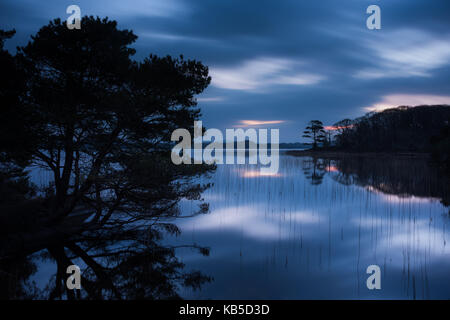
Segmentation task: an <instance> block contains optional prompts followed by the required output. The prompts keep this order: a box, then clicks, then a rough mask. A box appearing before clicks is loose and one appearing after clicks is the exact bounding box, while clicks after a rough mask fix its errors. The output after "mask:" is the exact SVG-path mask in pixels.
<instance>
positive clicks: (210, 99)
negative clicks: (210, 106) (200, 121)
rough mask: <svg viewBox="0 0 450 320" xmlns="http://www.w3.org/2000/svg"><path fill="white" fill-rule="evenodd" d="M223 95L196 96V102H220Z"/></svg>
mask: <svg viewBox="0 0 450 320" xmlns="http://www.w3.org/2000/svg"><path fill="white" fill-rule="evenodd" d="M224 100H225V98H224V97H198V98H197V102H221V101H224Z"/></svg>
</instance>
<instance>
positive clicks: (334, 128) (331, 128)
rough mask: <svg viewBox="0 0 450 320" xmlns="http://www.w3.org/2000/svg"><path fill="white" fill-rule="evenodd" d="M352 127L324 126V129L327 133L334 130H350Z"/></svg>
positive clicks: (351, 125)
mask: <svg viewBox="0 0 450 320" xmlns="http://www.w3.org/2000/svg"><path fill="white" fill-rule="evenodd" d="M353 127H354V125H353V124H350V125H348V126H325V127H324V129H325V130H329V131H335V130H339V129H351V128H353Z"/></svg>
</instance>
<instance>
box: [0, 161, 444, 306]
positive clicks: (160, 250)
mask: <svg viewBox="0 0 450 320" xmlns="http://www.w3.org/2000/svg"><path fill="white" fill-rule="evenodd" d="M211 180H212V181H211ZM211 180H209V179H208V180H207V179H206V178H205V180H202V181H200V182H213V183H214V186H213V187H212V188H210V189H208V190H207V191H206V192H205V193H204V199H205V201H206V202H209V204H210V213H209V214H204V215H199V216H194V217H190V218H186V219H180V220H179V221H178V222H176V223H177V227H178V228H180V230H181V233H179V232H178V231H179V230H178V229H177V228H175V227H174V226H173V225H171V224H170V223H171V222H174V221H167V222H168V224H167V225H166V226H167V227H166V229H165V230H164V227H163V228H162V229H159V230H155V228H152V227H151V226H148V225H136V224H133V223H127V224H123V223H118V224H115V225H114V226H111V227H110V228H103V229H101V230H92V231H91V232H87V233H86V232H85V233H83V234H82V235H78V236H77V237H76V238H73V237H72V239H74V240H72V241H71V242H69V243H67V242H64V241H61V242H56V243H57V245H52V246H47V247H46V250H41V251H37V252H36V250H33V252H36V253H33V254H31V252H30V253H26V252H25V253H23V254H22V255H20V256H17V255H16V256H14V258H11V259H2V260H1V262H0V288H1V291H0V293H1V298H44V299H48V298H53V299H59V298H87V299H99V298H114V299H115V298H124V299H140V298H154V299H158V298H162V299H169V298H179V297H183V298H193V299H198V298H204V299H344V298H351V299H353V298H363V299H378V298H389V299H390V298H402V299H404V298H407V299H414V298H417V299H429V298H442V299H448V298H450V277H449V276H448V270H449V267H450V250H449V248H448V246H447V240H448V239H449V229H450V228H449V223H450V217H449V213H448V205H449V187H450V184H449V180H448V177H445V176H444V175H442V174H440V173H439V172H438V171H436V170H435V169H433V168H432V167H430V166H429V165H428V163H427V161H426V160H425V159H413V158H405V157H403V158H393V157H390V158H368V157H350V156H347V157H342V158H311V157H295V156H288V155H282V156H281V158H280V170H279V172H278V173H277V174H275V175H266V174H261V172H260V170H259V167H258V166H257V165H233V166H229V165H222V166H218V168H217V171H216V172H215V173H214V175H213V177H212V178H211ZM181 209H182V212H184V213H183V215H184V216H186V217H188V216H190V215H191V214H192V213H194V212H196V210H197V209H198V208H197V204H196V203H195V201H187V200H186V201H182V203H181ZM164 225H165V224H164V223H163V224H161V226H164ZM41 230H42V229H41ZM170 234H172V236H168V235H170ZM162 239H164V240H163V242H161V240H162ZM19 240H20V239H19ZM19 240H18V239H16V241H15V242H11V241H10V239H9V240H8V239H3V238H1V237H0V245H1V247H2V248H7V247H12V245H13V244H14V245H20V243H21V242H20V241H19ZM22 240H23V239H22ZM22 240H21V241H22ZM17 241H19V242H17ZM54 243H55V242H54ZM191 243H193V245H189V246H186V244H191ZM206 248H211V251H210V254H209V255H208V253H209V251H208V249H206ZM2 250H3V249H2ZM199 251H200V253H203V255H201V254H199ZM70 264H77V265H79V266H80V267H81V269H82V270H84V272H83V279H82V284H83V290H81V292H71V291H68V290H66V287H65V279H66V277H67V275H66V273H65V271H66V267H67V266H68V265H70ZM372 264H376V265H379V266H380V267H381V271H382V287H381V288H382V289H381V290H368V289H367V287H366V279H367V277H368V275H367V274H366V268H367V266H369V265H372ZM197 270H200V271H201V272H199V271H197ZM199 288H201V290H198V289H199ZM193 289H196V290H193Z"/></svg>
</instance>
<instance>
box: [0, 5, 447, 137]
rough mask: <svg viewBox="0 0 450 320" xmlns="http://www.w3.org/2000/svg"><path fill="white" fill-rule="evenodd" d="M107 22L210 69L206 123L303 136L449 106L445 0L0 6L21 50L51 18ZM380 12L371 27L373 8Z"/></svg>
mask: <svg viewBox="0 0 450 320" xmlns="http://www.w3.org/2000/svg"><path fill="white" fill-rule="evenodd" d="M72 4H76V5H78V6H80V8H81V13H82V15H95V16H97V15H98V16H100V17H105V16H108V17H109V18H111V19H115V20H117V21H118V23H119V27H120V28H127V29H132V30H133V31H134V33H135V34H136V35H137V36H138V37H139V39H138V40H137V42H136V44H135V47H136V49H137V54H136V56H135V58H136V59H142V58H143V57H145V56H147V55H148V54H150V53H156V54H159V55H167V54H170V55H179V54H183V55H184V56H185V57H187V58H195V59H198V60H200V61H202V62H203V63H204V64H206V65H208V66H209V68H210V74H211V76H212V78H213V79H212V83H211V85H210V87H209V88H208V89H206V91H205V92H204V93H203V94H202V95H200V96H199V97H198V101H199V106H201V108H202V111H203V116H202V120H203V123H204V125H205V126H206V127H208V128H219V129H225V128H233V127H254V128H263V127H264V128H279V129H280V141H282V142H294V141H300V140H301V138H300V136H301V131H302V130H303V128H304V126H305V124H306V123H307V122H308V121H309V120H311V119H318V120H322V121H323V122H324V123H325V124H326V125H330V124H333V123H334V122H336V121H338V120H341V119H343V118H346V117H350V118H354V117H358V116H361V115H363V114H364V113H365V112H367V111H368V110H371V109H373V108H384V107H388V106H397V105H417V104H437V103H441V104H442V103H446V104H450V1H448V0H421V1H419V0H395V1H394V0H369V1H366V0H313V1H303V0H137V1H133V0H128V1H125V0H122V1H114V0H96V1H94V0H87V1H64V0H45V1H31V0H1V1H0V28H1V29H11V28H15V29H16V31H17V34H16V36H15V37H14V39H12V40H9V41H8V42H6V47H7V48H8V49H9V50H10V51H14V50H15V49H14V48H15V47H16V46H17V45H25V44H26V43H27V41H28V40H29V37H30V35H32V34H35V33H36V32H37V31H38V29H39V28H40V27H41V26H42V25H44V24H47V23H48V21H49V20H51V19H54V18H57V17H60V18H63V19H64V20H65V19H66V18H67V17H68V16H69V15H68V14H66V8H67V7H68V6H69V5H72ZM371 4H377V5H379V6H380V8H381V30H368V29H367V27H366V19H367V17H368V16H369V15H368V14H366V8H367V7H368V6H369V5H371Z"/></svg>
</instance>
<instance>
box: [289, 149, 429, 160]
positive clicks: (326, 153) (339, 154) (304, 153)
mask: <svg viewBox="0 0 450 320" xmlns="http://www.w3.org/2000/svg"><path fill="white" fill-rule="evenodd" d="M284 153H285V154H287V155H291V156H297V157H308V156H311V157H326V158H333V157H336V158H343V157H373V158H393V157H406V158H420V159H427V158H429V156H430V154H429V153H424V152H423V153H421V152H355V151H332V150H290V151H285V152H284Z"/></svg>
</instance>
